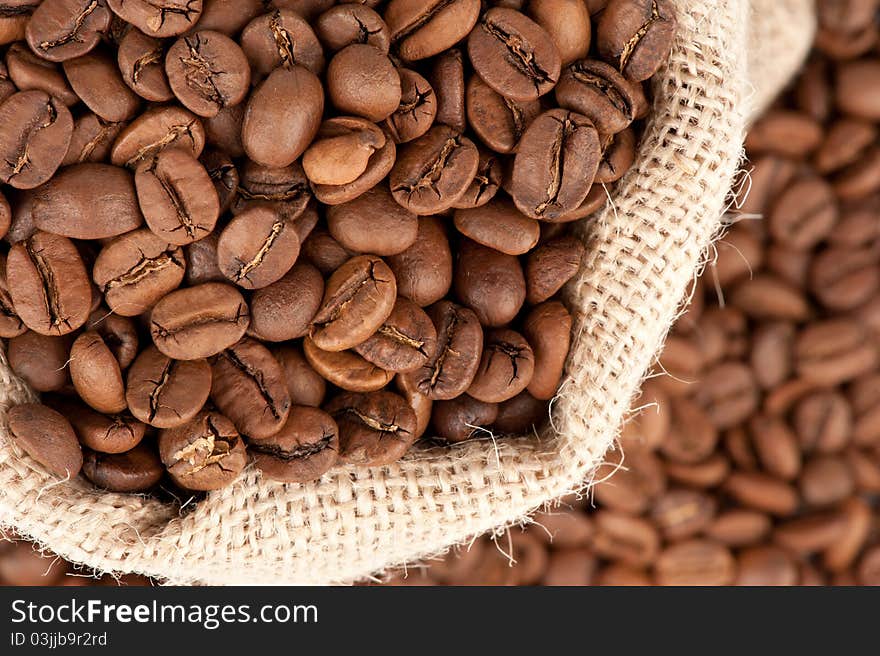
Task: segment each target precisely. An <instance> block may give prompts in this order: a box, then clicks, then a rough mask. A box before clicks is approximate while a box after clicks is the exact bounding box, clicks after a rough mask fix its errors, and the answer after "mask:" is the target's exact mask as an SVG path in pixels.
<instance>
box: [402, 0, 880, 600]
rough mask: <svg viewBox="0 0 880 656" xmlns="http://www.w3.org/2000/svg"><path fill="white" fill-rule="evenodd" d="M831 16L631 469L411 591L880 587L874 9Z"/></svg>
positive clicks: (756, 171) (879, 205)
mask: <svg viewBox="0 0 880 656" xmlns="http://www.w3.org/2000/svg"><path fill="white" fill-rule="evenodd" d="M818 8H819V19H820V30H819V33H818V36H817V40H816V46H815V50H814V52H813V54H812V56H811V58H810V60H809V61H808V62H807V64H806V66H805V68H804V70H803V73H802V75H801V76H800V78H799V79H798V80H797V81H796V82H795V84H794V85H793V87H792V89H791V90H790V92H789V93H788V94H787V95H786V96H785V97H784V98H783V99H782V100H781V101H780V102H779V103H778V104H777V105H776V106H775V107H773V108H772V109H771V110H770V111H768V112H767V114H766V115H765V116H764V117H763V118H762V119H761V120H759V121H758V122H757V123H756V124H755V125H754V127H753V129H752V130H751V134H750V135H749V137H748V140H747V149H748V153H749V157H750V160H751V165H750V166H751V167H752V170H751V176H750V179H749V180H744V181H743V186H744V188H745V189H750V193H749V195H748V197H747V198H745V199H744V200H741V202H740V203H739V207H738V218H739V221H738V222H737V223H736V224H735V225H734V226H733V227H732V228H731V229H730V231H729V232H728V234H727V236H726V237H725V238H724V240H723V241H722V242H721V243H719V244H718V245H717V261H715V262H714V265H713V266H710V267H708V269H707V271H706V273H705V274H704V276H703V278H702V280H701V282H700V284H698V285H697V288H696V290H695V294H694V298H693V303H692V305H691V307H690V309H689V311H688V313H687V314H686V315H685V316H684V317H683V318H682V319H681V320H680V321H679V322H678V324H677V326H676V328H675V329H674V331H673V332H672V334H671V335H670V337H669V339H668V341H667V343H666V348H665V351H664V352H663V354H662V358H661V367H659V368H658V370H657V377H655V378H652V379H650V380H648V381H647V382H646V383H645V385H644V388H643V393H642V398H641V399H640V400H639V401H637V402H636V406H637V407H638V406H643V407H644V409H643V410H642V411H641V412H639V413H638V415H637V416H636V417H635V419H634V421H632V422H631V423H630V424H628V425H627V426H626V427H625V429H624V432H623V434H622V436H621V440H620V442H621V448H622V452H623V455H621V452H620V451H617V452H615V453H612V454H609V456H608V460H609V462H608V464H606V465H604V466H602V467H601V468H600V469H599V471H598V472H597V473H596V480H597V481H599V483H598V484H597V485H596V486H595V487H594V488H593V489H592V493H591V495H590V497H589V498H585V499H582V500H580V501H578V500H575V499H568V500H566V504H564V505H563V506H562V507H561V508H559V509H558V510H556V511H554V512H551V513H547V514H541V515H538V516H537V517H536V521H537V522H538V523H539V524H540V526H538V525H535V526H532V527H531V528H529V529H528V530H527V531H525V532H521V531H518V530H516V529H514V530H512V531H511V535H510V538H511V541H512V550H513V557H514V558H515V559H516V560H517V561H518V565H517V566H516V567H508V557H507V556H506V555H503V554H502V553H501V552H504V553H505V554H508V555H509V554H510V551H511V546H510V545H509V544H508V542H507V540H506V538H504V537H502V538H500V539H498V540H497V547H496V545H495V544H492V543H490V542H488V541H487V540H485V539H483V540H480V541H478V542H477V543H475V545H474V547H473V548H472V549H471V550H470V551H468V550H462V552H461V553H460V555H458V556H456V555H454V554H453V555H451V556H450V557H449V558H448V559H446V560H445V561H444V562H442V563H440V564H439V565H438V566H436V567H429V568H426V569H425V570H424V573H420V572H415V573H413V570H412V569H410V572H411V574H410V576H409V577H408V578H407V579H406V580H405V581H404V582H406V583H424V582H443V583H459V584H460V583H509V584H523V583H545V584H568V585H587V584H597V585H627V584H636V585H649V584H658V585H673V584H711V585H728V584H739V585H816V584H820V585H821V584H830V585H856V584H859V585H880V55H878V52H880V50H878V46H880V38H878V34H880V30H878V28H880V21H878V10H880V2H878V1H877V0H865V1H849V2H840V1H834V2H830V1H828V2H819V4H818ZM735 218H736V217H735ZM621 463H622V464H621ZM619 466H620V467H621V468H619V469H618V467H619ZM548 534H552V535H555V539H554V540H553V542H552V543H550V541H549V539H548ZM396 580H398V582H400V581H401V580H400V579H396Z"/></svg>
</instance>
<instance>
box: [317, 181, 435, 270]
mask: <svg viewBox="0 0 880 656" xmlns="http://www.w3.org/2000/svg"><path fill="white" fill-rule="evenodd" d="M327 227H328V228H329V230H330V234H331V235H333V237H334V238H335V239H336V241H338V242H339V243H340V244H341V245H342V246H343V247H344V248H346V249H348V250H349V251H351V252H354V253H374V254H376V255H380V256H388V255H397V254H399V253H403V252H404V251H405V250H406V249H408V248H409V247H410V246H412V245H413V244H414V243H415V241H416V237H417V236H418V231H419V219H418V217H417V216H416V215H415V214H413V213H412V212H410V211H409V210H407V209H406V208H405V207H402V206H401V205H398V204H397V203H396V202H395V201H394V198H393V197H392V195H391V192H389V191H388V189H387V188H385V187H381V186H377V187H373V188H372V189H370V190H369V191H367V192H365V193H363V194H361V195H360V196H358V197H357V198H355V199H354V200H351V201H349V202H347V203H342V204H340V205H334V206H332V207H329V208H328V209H327Z"/></svg>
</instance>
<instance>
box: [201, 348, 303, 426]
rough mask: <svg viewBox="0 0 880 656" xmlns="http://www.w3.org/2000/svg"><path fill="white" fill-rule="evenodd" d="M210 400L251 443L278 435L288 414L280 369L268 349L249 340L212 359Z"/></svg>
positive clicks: (285, 390)
mask: <svg viewBox="0 0 880 656" xmlns="http://www.w3.org/2000/svg"><path fill="white" fill-rule="evenodd" d="M211 400H212V401H213V402H214V403H215V405H216V406H217V408H218V409H219V410H220V412H222V413H223V414H224V415H225V416H226V417H228V418H229V419H230V420H231V421H232V423H233V424H235V427H236V428H237V429H238V430H239V431H240V432H241V433H242V434H243V435H246V436H247V437H248V438H250V439H254V440H257V439H263V438H266V437H269V436H270V435H272V434H274V433H277V432H278V431H279V430H280V429H281V427H282V426H283V425H284V422H285V421H287V415H288V413H289V412H290V395H289V394H288V393H287V384H286V383H285V381H284V372H283V371H282V369H281V365H280V364H278V361H277V360H276V359H275V358H274V357H273V356H272V353H271V352H270V351H269V349H267V348H266V347H265V346H263V345H262V344H260V343H259V342H258V341H256V340H253V339H251V338H249V337H245V338H244V339H242V340H241V341H239V342H238V343H236V344H234V345H233V346H230V347H229V348H227V349H225V350H223V351H221V352H220V353H219V354H217V355H216V356H215V357H213V358H212V359H211Z"/></svg>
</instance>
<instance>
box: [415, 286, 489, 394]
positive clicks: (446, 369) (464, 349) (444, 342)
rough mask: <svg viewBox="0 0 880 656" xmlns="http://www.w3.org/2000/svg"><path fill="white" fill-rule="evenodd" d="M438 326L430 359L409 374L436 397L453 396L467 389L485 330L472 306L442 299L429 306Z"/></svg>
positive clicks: (424, 390)
mask: <svg viewBox="0 0 880 656" xmlns="http://www.w3.org/2000/svg"><path fill="white" fill-rule="evenodd" d="M428 316H429V317H431V321H433V323H434V327H435V328H436V330H437V348H436V350H435V352H434V354H433V356H432V357H431V358H430V359H429V360H428V362H427V363H426V364H425V365H424V366H422V367H420V368H419V369H417V370H416V371H413V372H411V373H409V374H406V378H407V379H409V381H410V382H411V383H412V384H413V386H414V387H415V388H416V389H417V390H418V391H419V392H420V393H422V394H424V395H425V396H427V397H428V398H429V399H432V400H439V401H442V400H449V399H453V398H455V397H456V396H459V395H460V394H462V393H463V392H464V391H465V390H467V389H468V388H469V387H470V385H471V383H472V381H473V380H474V376H476V373H477V369H478V368H479V366H480V358H481V356H482V353H483V330H482V328H481V327H480V323H479V320H478V319H477V315H476V314H475V313H474V312H473V311H472V310H469V309H468V308H464V307H461V306H459V305H455V304H454V303H452V302H450V301H441V302H439V303H436V304H435V305H432V306H431V307H430V308H428Z"/></svg>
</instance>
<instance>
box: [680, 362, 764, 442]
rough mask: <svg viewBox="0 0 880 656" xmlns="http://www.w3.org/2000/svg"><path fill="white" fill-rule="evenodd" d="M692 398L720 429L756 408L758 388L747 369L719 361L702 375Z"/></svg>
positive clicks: (734, 422)
mask: <svg viewBox="0 0 880 656" xmlns="http://www.w3.org/2000/svg"><path fill="white" fill-rule="evenodd" d="M694 398H695V400H696V401H697V403H699V404H700V405H701V406H703V408H704V409H705V412H706V414H707V416H708V417H709V419H710V420H711V421H712V423H713V424H714V425H715V426H716V427H717V428H718V429H719V430H724V429H726V428H731V427H733V426H735V425H737V424H739V423H741V422H743V421H744V420H745V419H746V418H748V417H749V416H751V414H752V413H753V412H754V411H755V409H756V408H757V407H758V388H757V385H756V384H755V379H754V375H753V374H752V371H751V369H749V368H748V367H746V366H745V365H743V364H739V363H734V362H722V363H720V364H718V365H716V366H715V367H713V368H712V369H711V370H709V371H707V372H706V373H705V374H704V375H703V379H702V381H701V382H700V387H699V389H698V390H697V392H696V394H695V396H694Z"/></svg>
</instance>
